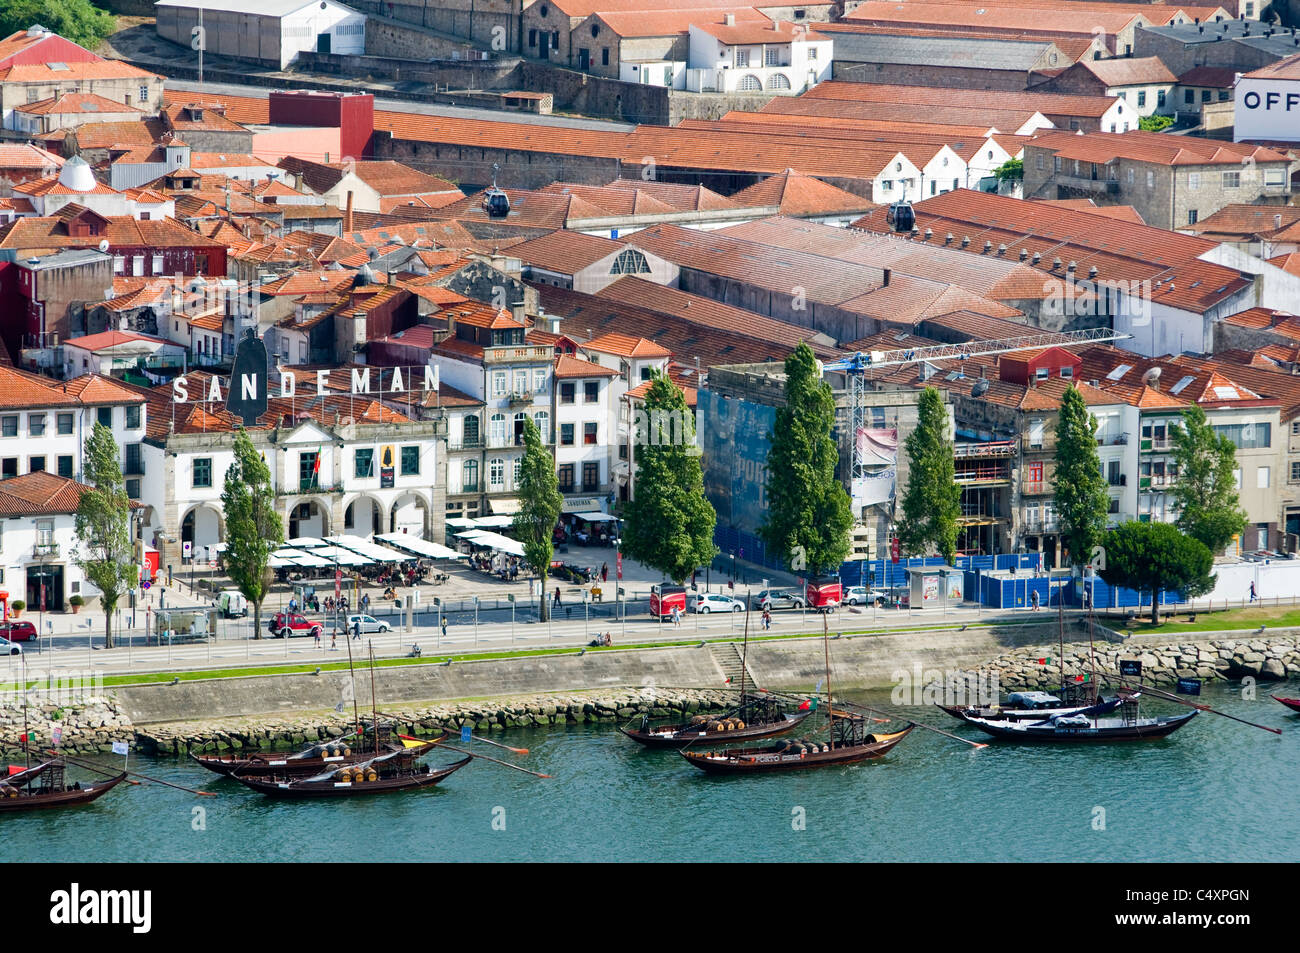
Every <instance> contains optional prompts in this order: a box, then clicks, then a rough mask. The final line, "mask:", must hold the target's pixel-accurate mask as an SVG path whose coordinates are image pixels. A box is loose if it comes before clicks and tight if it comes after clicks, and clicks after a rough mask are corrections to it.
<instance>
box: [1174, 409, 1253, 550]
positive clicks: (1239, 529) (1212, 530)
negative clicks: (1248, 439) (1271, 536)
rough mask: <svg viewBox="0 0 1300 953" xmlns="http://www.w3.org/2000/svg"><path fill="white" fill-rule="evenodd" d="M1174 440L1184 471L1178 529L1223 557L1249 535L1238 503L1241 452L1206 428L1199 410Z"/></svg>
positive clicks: (1177, 494) (1186, 416)
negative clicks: (1237, 540)
mask: <svg viewBox="0 0 1300 953" xmlns="http://www.w3.org/2000/svg"><path fill="white" fill-rule="evenodd" d="M1247 426H1249V425H1247ZM1171 435H1172V436H1173V440H1174V463H1175V465H1176V466H1177V467H1178V479H1177V481H1176V482H1175V483H1174V487H1173V498H1174V503H1175V505H1176V506H1177V507H1178V519H1177V520H1175V521H1174V525H1175V526H1177V527H1178V528H1179V529H1180V530H1182V531H1183V532H1184V533H1186V534H1187V535H1188V536H1191V537H1192V538H1193V539H1199V540H1200V541H1201V542H1202V543H1204V544H1205V545H1206V546H1207V547H1209V550H1210V552H1211V553H1221V552H1223V550H1224V549H1225V548H1226V547H1227V545H1228V544H1229V543H1230V542H1232V538H1233V537H1234V536H1239V535H1240V534H1241V533H1243V532H1245V529H1246V513H1245V511H1244V510H1243V509H1242V508H1241V507H1240V505H1239V504H1238V499H1237V477H1236V472H1237V448H1236V447H1235V446H1234V445H1233V443H1232V441H1231V440H1229V439H1228V438H1227V437H1225V436H1221V435H1219V434H1216V433H1215V432H1214V428H1213V427H1212V426H1210V424H1208V423H1206V420H1205V411H1204V410H1202V409H1201V407H1200V405H1198V404H1192V405H1191V406H1190V407H1188V408H1187V409H1186V410H1185V411H1183V422H1182V426H1179V427H1174V428H1173V431H1172V434H1171Z"/></svg>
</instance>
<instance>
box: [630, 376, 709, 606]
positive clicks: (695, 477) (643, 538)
mask: <svg viewBox="0 0 1300 953" xmlns="http://www.w3.org/2000/svg"><path fill="white" fill-rule="evenodd" d="M634 430H635V434H634V438H633V439H634V442H635V449H636V494H635V496H634V497H633V498H632V499H631V500H629V501H628V503H627V505H626V506H625V507H624V515H625V516H626V523H625V525H624V529H623V549H624V550H625V551H626V552H627V554H628V555H629V556H631V557H632V558H633V559H636V560H638V561H639V562H642V563H644V564H645V565H647V566H649V567H650V568H651V569H657V570H659V572H661V573H663V574H664V575H665V576H667V577H668V578H669V579H671V580H673V581H674V582H676V583H683V582H685V580H686V577H687V576H689V575H690V574H691V573H692V572H694V571H695V570H696V568H698V567H699V566H702V565H704V564H706V563H708V562H710V561H712V559H713V557H714V556H716V555H717V553H718V548H717V547H716V546H714V545H713V527H714V525H715V524H716V523H717V519H718V516H717V514H716V513H715V512H714V511H713V506H712V504H710V503H709V501H708V500H707V499H706V498H705V496H704V474H703V471H702V470H701V468H700V456H699V452H698V451H697V450H696V449H695V420H694V418H693V417H692V416H691V412H690V408H688V407H687V406H686V395H685V394H683V393H682V391H681V389H680V388H678V387H677V385H676V384H674V383H673V382H672V381H670V380H669V379H668V378H667V377H665V376H664V375H662V374H654V375H653V376H652V377H651V379H650V387H649V389H648V390H647V392H646V396H645V406H644V409H642V410H638V411H637V414H636V421H635V425H634Z"/></svg>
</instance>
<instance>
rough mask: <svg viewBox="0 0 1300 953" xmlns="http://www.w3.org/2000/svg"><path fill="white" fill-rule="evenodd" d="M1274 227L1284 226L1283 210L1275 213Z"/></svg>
mask: <svg viewBox="0 0 1300 953" xmlns="http://www.w3.org/2000/svg"><path fill="white" fill-rule="evenodd" d="M1273 227H1274V228H1281V227H1282V213H1281V212H1278V213H1277V214H1275V215H1274V216H1273Z"/></svg>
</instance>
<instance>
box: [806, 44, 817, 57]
mask: <svg viewBox="0 0 1300 953" xmlns="http://www.w3.org/2000/svg"><path fill="white" fill-rule="evenodd" d="M808 59H810V60H815V59H817V47H815V46H810V47H808Z"/></svg>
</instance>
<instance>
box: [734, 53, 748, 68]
mask: <svg viewBox="0 0 1300 953" xmlns="http://www.w3.org/2000/svg"><path fill="white" fill-rule="evenodd" d="M748 65H749V50H736V68H737V69H741V68H743V67H746V66H748Z"/></svg>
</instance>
